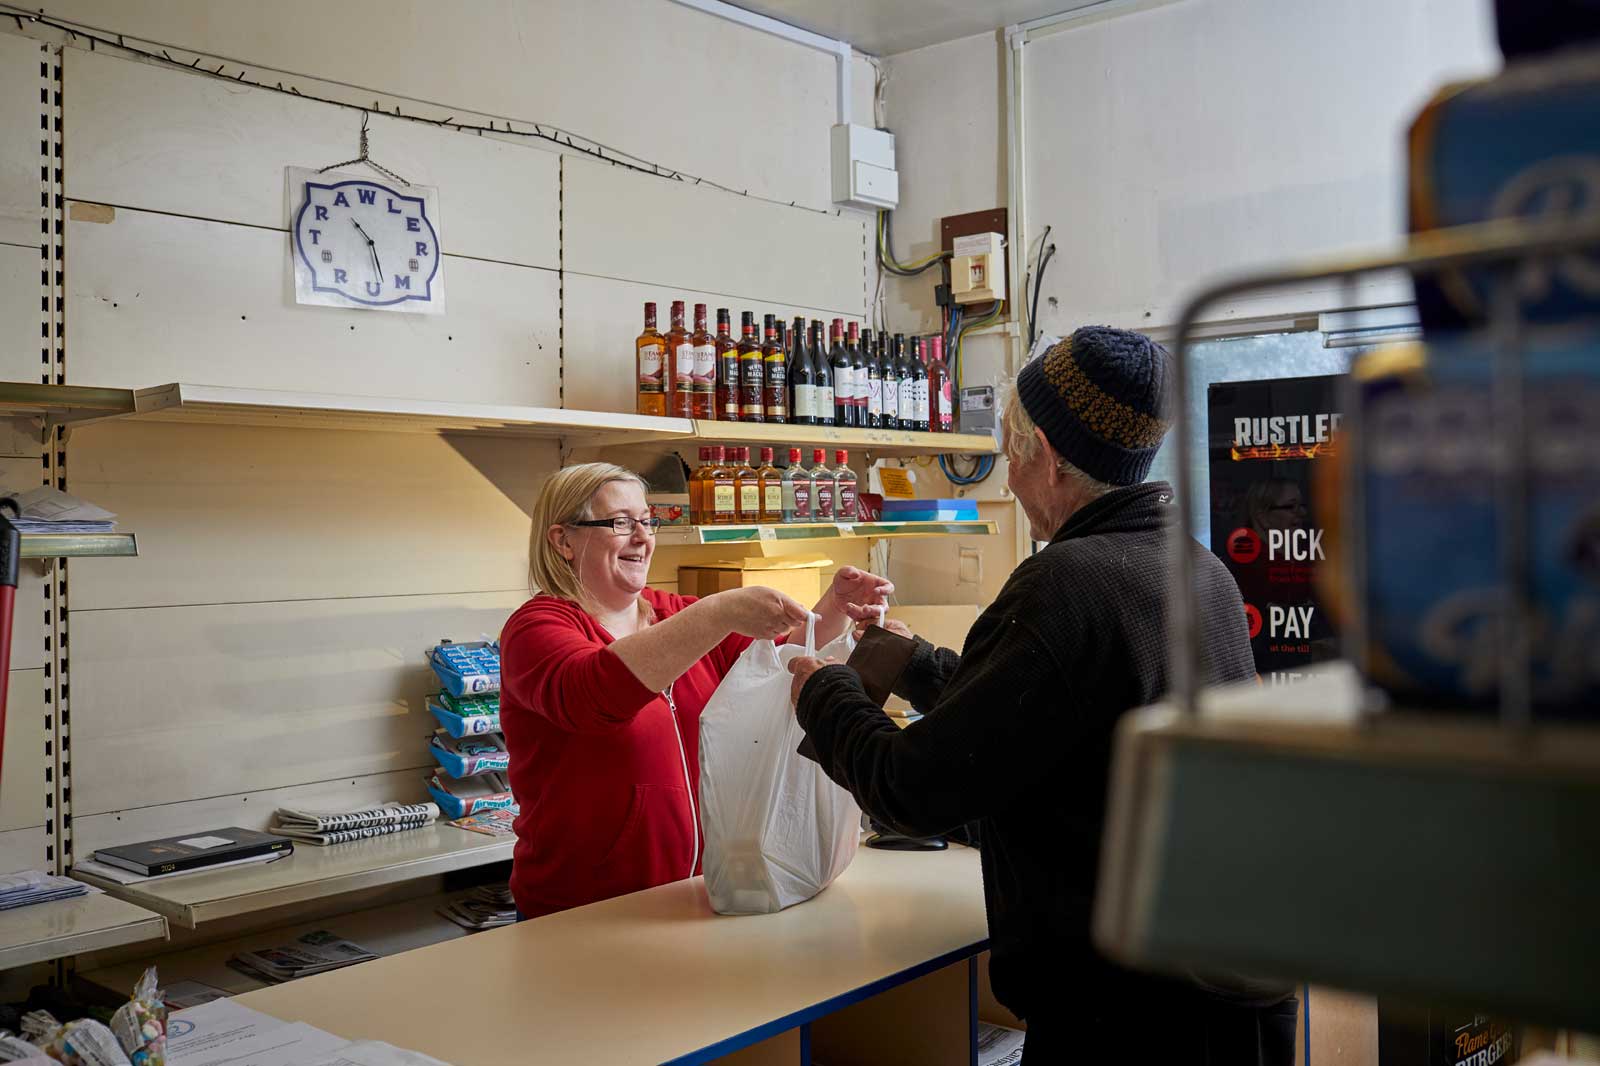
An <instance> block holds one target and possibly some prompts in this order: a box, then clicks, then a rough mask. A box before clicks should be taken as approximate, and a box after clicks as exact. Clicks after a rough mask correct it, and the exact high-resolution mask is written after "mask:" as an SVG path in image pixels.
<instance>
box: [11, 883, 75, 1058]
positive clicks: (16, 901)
mask: <svg viewBox="0 0 1600 1066" xmlns="http://www.w3.org/2000/svg"><path fill="white" fill-rule="evenodd" d="M95 891H99V890H98V889H91V888H90V887H89V886H88V885H86V884H84V883H83V882H82V881H74V880H72V879H71V878H69V877H56V876H54V875H52V874H47V873H42V872H40V871H38V870H22V871H20V872H18V873H14V874H4V875H0V911H8V910H11V909H12V908H13V907H27V906H30V905H32V904H35V903H53V902H54V901H56V900H58V899H73V898H74V897H77V896H86V895H88V894H89V893H90V892H95ZM3 1061H5V1060H4V1059H3V1058H0V1062H3Z"/></svg>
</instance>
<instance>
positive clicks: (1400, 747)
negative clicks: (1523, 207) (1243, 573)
mask: <svg viewBox="0 0 1600 1066" xmlns="http://www.w3.org/2000/svg"><path fill="white" fill-rule="evenodd" d="M1597 247H1600V223H1597V221H1596V220H1595V219H1593V218H1590V219H1587V220H1584V221H1583V222H1582V223H1581V224H1575V223H1574V222H1573V221H1571V220H1563V221H1557V222H1541V223H1537V224H1536V223H1528V222H1519V221H1503V222H1493V223H1485V224H1482V225H1475V226H1471V227H1460V228H1457V229H1452V230H1444V231H1437V232H1433V233H1428V234H1424V235H1421V236H1418V237H1416V238H1414V239H1412V240H1411V241H1409V242H1407V243H1406V244H1405V245H1404V246H1402V247H1401V248H1400V249H1399V250H1398V251H1395V252H1392V253H1388V254H1383V255H1376V256H1368V257H1361V258H1356V259H1350V260H1344V261H1330V262H1323V263H1315V264H1311V265H1308V266H1304V267H1299V268H1290V269H1285V270H1273V271H1266V272H1261V273H1255V274H1250V275H1246V276H1242V277H1239V278H1235V279H1232V280H1228V281H1224V282H1222V283H1220V284H1217V285H1214V286H1212V287H1210V288H1208V289H1206V290H1205V291H1203V292H1201V293H1200V294H1199V295H1197V296H1196V297H1195V298H1194V299H1193V300H1191V301H1190V302H1189V303H1188V305H1187V306H1186V308H1185V310H1184V312H1183V316H1182V319H1181V322H1180V325H1179V328H1178V333H1177V343H1176V346H1175V360H1176V362H1175V369H1176V390H1175V391H1176V397H1175V405H1176V408H1177V410H1178V411H1179V412H1180V418H1181V412H1183V411H1186V410H1187V401H1188V397H1189V394H1190V391H1191V390H1190V382H1189V381H1188V373H1189V361H1190V358H1189V357H1190V355H1191V349H1192V347H1193V344H1194V343H1195V340H1196V335H1197V331H1196V324H1197V323H1198V322H1199V321H1201V317H1202V315H1203V313H1204V312H1205V311H1206V309H1207V308H1208V307H1210V306H1211V305H1212V304H1214V303H1216V302H1217V301H1219V300H1222V299H1224V298H1227V297H1236V296H1239V295H1241V294H1244V293H1247V292H1248V293H1256V292H1259V291H1261V290H1269V289H1279V290H1281V289H1287V288H1298V289H1302V290H1303V289H1304V288H1306V287H1307V286H1308V284H1310V283H1325V282H1328V281H1346V282H1349V281H1353V280H1354V279H1356V278H1359V277H1361V276H1363V275H1367V274H1372V273H1377V272H1386V271H1396V270H1404V271H1409V272H1411V273H1412V274H1417V275H1435V274H1439V273H1441V272H1444V271H1447V270H1453V269H1457V268H1465V267H1477V268H1484V269H1487V270H1489V271H1491V272H1492V277H1493V282H1492V289H1491V301H1490V303H1491V307H1490V311H1491V315H1490V326H1489V329H1488V336H1489V338H1490V339H1491V340H1492V342H1493V344H1494V349H1495V354H1494V357H1493V379H1492V380H1493V396H1494V408H1493V412H1494V419H1495V428H1496V435H1497V436H1498V437H1500V438H1502V439H1503V440H1505V441H1506V442H1507V444H1508V445H1509V448H1508V455H1509V460H1510V461H1509V463H1507V464H1505V468H1504V469H1503V470H1501V471H1499V472H1498V474H1497V477H1496V493H1497V495H1496V508H1497V511H1498V512H1499V513H1500V514H1501V516H1502V519H1503V520H1502V523H1501V525H1500V527H1499V529H1498V530H1497V540H1498V545H1499V549H1500V569H1501V574H1502V581H1503V586H1504V588H1505V589H1506V590H1507V593H1506V603H1505V606H1506V612H1507V617H1508V619H1509V622H1508V624H1507V627H1506V629H1507V633H1508V634H1509V636H1508V637H1507V638H1506V639H1502V640H1501V641H1500V642H1499V648H1498V655H1499V662H1498V664H1497V667H1498V670H1499V672H1500V677H1501V682H1502V683H1501V685H1500V704H1499V710H1498V715H1496V716H1493V717H1485V716H1483V715H1481V714H1480V715H1476V716H1472V715H1468V714H1460V715H1451V714H1448V713H1437V712H1435V713H1428V714H1422V713H1416V712H1413V711H1408V710H1407V709H1406V708H1404V707H1390V708H1381V707H1380V705H1379V703H1378V701H1375V700H1374V699H1373V698H1371V694H1370V693H1369V691H1368V689H1367V688H1366V686H1365V684H1364V682H1363V681H1362V679H1361V676H1360V673H1359V668H1360V667H1361V666H1362V665H1363V664H1362V663H1361V662H1360V661H1359V656H1360V654H1362V653H1363V652H1364V649H1365V648H1366V646H1367V642H1366V640H1365V622H1364V620H1363V619H1362V618H1361V617H1359V616H1358V617H1357V618H1356V619H1355V622H1354V627H1353V628H1354V631H1353V632H1351V631H1348V630H1347V632H1346V633H1345V640H1346V647H1347V648H1350V649H1355V650H1356V652H1357V660H1358V661H1357V662H1356V663H1355V664H1354V667H1355V669H1352V666H1351V665H1350V664H1343V665H1336V666H1334V667H1329V668H1321V669H1319V670H1316V671H1314V672H1313V677H1312V679H1311V680H1310V681H1309V682H1302V683H1300V684H1296V685H1286V686H1272V687H1267V688H1263V687H1261V686H1257V685H1246V686H1238V687H1235V688H1231V689H1229V688H1224V689H1209V690H1206V689H1203V688H1202V684H1201V674H1200V663H1201V658H1200V645H1199V633H1198V623H1197V619H1198V617H1199V611H1198V597H1197V594H1196V591H1195V586H1194V580H1193V579H1194V570H1195V566H1194V559H1193V557H1192V555H1191V553H1190V544H1191V542H1192V539H1193V522H1192V519H1191V517H1190V513H1189V511H1188V509H1187V507H1184V508H1180V513H1181V514H1182V516H1183V517H1182V520H1181V523H1180V528H1179V534H1178V536H1176V537H1175V538H1174V559H1175V564H1174V573H1175V578H1176V580H1177V582H1178V586H1177V588H1176V589H1175V590H1174V593H1173V597H1172V600H1173V613H1172V629H1171V631H1172V633H1173V634H1174V644H1175V655H1176V662H1175V669H1176V675H1175V681H1176V684H1175V686H1174V695H1173V698H1172V699H1171V700H1170V701H1168V702H1167V703H1164V704H1160V705H1157V706H1155V707H1151V708H1147V709H1145V710H1143V711H1139V712H1135V713H1134V714H1130V715H1128V716H1127V717H1126V718H1124V720H1123V722H1122V724H1121V726H1120V727H1119V733H1118V737H1117V747H1116V753H1115V756H1114V761H1113V766H1112V785H1111V794H1110V806H1109V810H1108V816H1107V823H1106V837H1105V846H1104V847H1103V849H1102V864H1101V874H1100V886H1099V891H1098V893H1097V902H1096V913H1095V938H1096V942H1097V943H1098V944H1099V945H1100V947H1101V948H1102V949H1103V950H1105V951H1107V952H1108V953H1110V954H1111V955H1113V956H1114V957H1117V958H1119V959H1121V960H1123V961H1125V962H1127V963H1129V964H1130V965H1135V966H1139V967H1141V968H1146V969H1154V970H1163V971H1169V972H1180V973H1193V972H1201V973H1205V972H1213V973H1215V972H1219V971H1221V972H1226V971H1234V972H1243V973H1250V974H1259V975H1262V976H1274V977H1282V978H1285V979H1287V980H1291V981H1304V980H1310V981H1312V982H1314V983H1320V984H1324V985H1329V986H1333V987H1342V988H1348V989H1354V990H1360V991H1364V992H1369V993H1376V994H1380V995H1392V996H1395V997H1399V998H1405V999H1409V1000H1411V1001H1414V1002H1452V1003H1458V1004H1464V1005H1467V1006H1469V1007H1471V1008H1473V1009H1479V1010H1491V1011H1498V1012H1502V1013H1504V1014H1506V1015H1508V1016H1512V1017H1517V1018H1521V1019H1524V1020H1527V1021H1539V1022H1547V1023H1550V1024H1554V1025H1562V1026H1571V1027H1575V1028H1580V1029H1589V1030H1593V1029H1596V1028H1600V996H1597V995H1596V994H1595V991H1596V989H1597V988H1600V961H1597V960H1600V909H1597V908H1596V907H1595V906H1594V904H1593V900H1594V890H1593V887H1592V886H1593V884H1594V882H1595V877H1596V874H1597V872H1600V870H1597V859H1596V856H1600V728H1594V727H1593V726H1584V725H1577V724H1570V723H1550V722H1543V721H1537V720H1535V719H1534V717H1533V714H1532V686H1531V677H1532V652H1533V647H1532V643H1531V634H1532V633H1533V632H1534V628H1533V621H1534V608H1533V597H1532V592H1531V564H1530V557H1529V537H1528V528H1527V523H1528V519H1527V508H1528V489H1527V480H1528V479H1527V471H1528V470H1529V444H1528V434H1527V429H1528V427H1527V421H1526V415H1525V413H1524V410H1523V404H1522V399H1523V397H1522V381H1523V354H1524V353H1523V327H1522V322H1521V313H1520V308H1519V302H1518V289H1517V284H1518V280H1519V277H1520V276H1521V275H1520V271H1521V270H1522V269H1524V268H1526V267H1528V266H1530V265H1532V266H1541V265H1546V264H1548V263H1549V262H1550V261H1551V260H1553V259H1555V258H1557V257H1561V256H1570V255H1572V254H1574V253H1577V252H1579V251H1586V250H1592V249H1594V248H1597ZM1346 426H1347V428H1352V429H1353V430H1354V431H1356V432H1359V426H1353V423H1352V421H1351V420H1350V419H1348V418H1347V421H1346ZM1175 438H1176V446H1177V455H1178V478H1177V484H1178V492H1179V493H1180V498H1182V499H1184V500H1188V499H1190V498H1191V497H1192V494H1193V492H1194V487H1195V486H1194V476H1193V472H1192V465H1191V463H1192V459H1193V456H1192V454H1191V453H1192V451H1193V447H1192V445H1191V443H1190V440H1189V437H1188V435H1187V434H1185V433H1183V432H1181V431H1179V432H1177V433H1175ZM1346 480H1347V482H1351V483H1353V482H1355V481H1356V480H1357V479H1356V478H1354V477H1351V478H1347V479H1346ZM1347 488H1348V489H1349V491H1350V492H1351V494H1352V498H1354V493H1355V491H1356V490H1355V489H1354V488H1353V485H1350V486H1347ZM1354 502H1355V504H1356V506H1359V499H1358V498H1354ZM1360 519H1361V515H1360V512H1359V511H1355V512H1354V513H1351V512H1350V511H1349V507H1348V505H1347V513H1346V515H1345V517H1344V521H1345V523H1346V525H1347V526H1349V527H1351V528H1353V529H1355V530H1357V533H1356V534H1355V536H1353V537H1352V538H1350V539H1352V540H1354V541H1357V543H1356V545H1355V548H1354V551H1353V560H1352V561H1353V565H1354V568H1355V571H1356V573H1355V575H1354V579H1355V581H1356V584H1357V587H1358V588H1359V587H1364V586H1363V584H1362V576H1363V574H1364V572H1365V571H1364V563H1363V559H1362V552H1363V551H1364V550H1365V545H1364V544H1361V543H1360V540H1361V539H1362V538H1361V534H1360V532H1359V530H1360V529H1361V525H1362V523H1361V521H1360ZM1358 598H1359V597H1358Z"/></svg>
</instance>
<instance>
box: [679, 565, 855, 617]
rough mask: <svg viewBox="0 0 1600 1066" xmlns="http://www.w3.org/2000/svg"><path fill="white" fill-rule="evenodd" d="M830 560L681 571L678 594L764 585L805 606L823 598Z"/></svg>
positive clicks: (702, 594)
mask: <svg viewBox="0 0 1600 1066" xmlns="http://www.w3.org/2000/svg"><path fill="white" fill-rule="evenodd" d="M831 565H832V562H831V560H828V559H811V560H803V561H802V560H794V559H741V560H738V561H736V562H725V563H706V564H704V565H701V566H680V567H679V568H678V592H679V594H680V595H684V596H710V595H712V594H713V593H716V592H724V591H726V590H728V589H740V588H746V587H748V586H751V585H761V586H764V587H766V588H773V589H777V590H778V591H779V592H782V593H784V594H786V595H788V596H789V597H791V598H792V599H794V600H797V601H799V602H800V603H801V604H802V605H803V606H805V607H810V606H811V605H812V604H814V603H816V602H817V601H818V600H819V599H821V598H822V571H823V568H824V567H828V566H831Z"/></svg>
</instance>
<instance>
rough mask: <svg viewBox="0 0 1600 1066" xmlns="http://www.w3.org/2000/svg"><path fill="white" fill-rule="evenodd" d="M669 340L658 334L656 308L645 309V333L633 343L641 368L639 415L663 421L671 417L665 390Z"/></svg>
mask: <svg viewBox="0 0 1600 1066" xmlns="http://www.w3.org/2000/svg"><path fill="white" fill-rule="evenodd" d="M666 348H667V341H666V338H665V337H663V336H661V334H660V333H657V332H656V305H655V304H653V303H647V304H645V305H644V332H643V333H641V334H639V336H638V339H636V340H635V341H634V342H633V351H634V358H635V360H636V363H637V367H638V404H637V407H638V411H639V413H640V414H642V415H656V416H658V417H663V416H665V415H666V413H667V394H666V388H665V369H666V368H665V366H664V365H663V364H664V363H665V362H666V359H665V356H666Z"/></svg>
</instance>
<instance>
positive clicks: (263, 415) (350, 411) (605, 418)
mask: <svg viewBox="0 0 1600 1066" xmlns="http://www.w3.org/2000/svg"><path fill="white" fill-rule="evenodd" d="M131 417H133V418H136V419H138V420H140V421H162V422H208V423H218V424H225V425H239V426H290V427H299V428H311V429H365V430H380V431H384V432H390V433H481V434H489V435H494V436H510V437H543V438H551V439H555V438H562V439H572V440H575V441H581V442H582V443H583V444H585V445H587V446H599V445H604V444H611V443H647V442H649V441H653V440H678V439H684V438H691V437H693V436H694V423H693V422H691V421H690V420H689V419H686V418H651V417H647V416H645V415H635V414H612V413H608V412H603V411H571V410H563V409H560V408H554V407H519V406H513V405H509V404H508V405H502V404H477V403H447V402H443V401H435V400H411V399H396V398H391V397H384V396H344V395H338V394H333V393H315V392H281V391H277V390H273V389H238V388H228V387H222V386H216V385H191V384H186V383H178V384H172V385H161V386H157V387H155V388H149V389H138V390H136V391H135V393H134V413H133V414H132V416H131Z"/></svg>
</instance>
